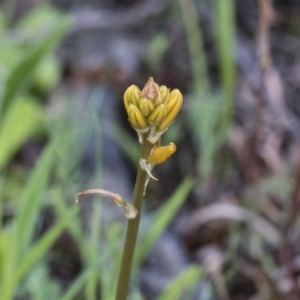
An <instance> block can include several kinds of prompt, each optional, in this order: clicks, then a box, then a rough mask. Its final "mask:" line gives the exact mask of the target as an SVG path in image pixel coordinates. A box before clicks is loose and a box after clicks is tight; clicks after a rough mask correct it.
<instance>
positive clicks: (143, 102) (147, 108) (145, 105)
mask: <svg viewBox="0 0 300 300" xmlns="http://www.w3.org/2000/svg"><path fill="white" fill-rule="evenodd" d="M139 107H140V110H141V112H142V113H143V115H144V116H145V117H148V116H149V115H150V113H151V112H152V111H153V110H154V109H155V105H154V103H153V101H151V100H149V99H146V98H142V99H140V101H139Z"/></svg>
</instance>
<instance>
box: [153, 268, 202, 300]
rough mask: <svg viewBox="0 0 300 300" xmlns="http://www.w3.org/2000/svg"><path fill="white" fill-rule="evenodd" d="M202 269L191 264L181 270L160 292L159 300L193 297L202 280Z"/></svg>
mask: <svg viewBox="0 0 300 300" xmlns="http://www.w3.org/2000/svg"><path fill="white" fill-rule="evenodd" d="M201 275H202V271H201V269H200V267H199V266H197V265H191V266H189V267H188V268H187V269H185V270H184V271H183V272H181V273H180V274H179V275H178V276H177V277H176V278H175V279H174V280H173V281H172V282H171V283H170V284H169V285H168V286H167V288H166V289H165V290H164V291H163V292H162V293H161V294H160V296H159V297H158V298H157V300H169V299H172V300H177V299H178V300H180V299H191V297H192V296H191V295H189V297H188V294H190V293H192V292H193V289H194V288H195V286H196V285H197V283H198V282H199V281H200V278H201Z"/></svg>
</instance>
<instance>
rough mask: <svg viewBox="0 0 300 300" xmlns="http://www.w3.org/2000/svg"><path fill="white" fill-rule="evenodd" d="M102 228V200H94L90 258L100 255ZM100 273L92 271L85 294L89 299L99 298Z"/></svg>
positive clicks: (93, 258) (92, 259)
mask: <svg viewBox="0 0 300 300" xmlns="http://www.w3.org/2000/svg"><path fill="white" fill-rule="evenodd" d="M100 230H101V202H98V201H94V202H93V212H92V218H91V235H90V238H89V241H88V244H89V252H90V255H89V260H90V261H96V260H97V257H98V256H99V253H100V251H99V250H100V249H99V241H100ZM98 279H99V277H98V273H97V272H96V271H94V272H92V273H91V275H90V278H89V280H88V282H87V286H86V290H85V295H86V298H87V299H89V300H96V298H97V285H98Z"/></svg>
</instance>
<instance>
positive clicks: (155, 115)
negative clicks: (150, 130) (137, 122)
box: [147, 104, 167, 126]
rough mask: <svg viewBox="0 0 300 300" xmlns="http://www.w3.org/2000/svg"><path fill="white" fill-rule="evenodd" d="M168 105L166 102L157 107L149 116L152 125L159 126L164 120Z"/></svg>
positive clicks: (148, 119)
mask: <svg viewBox="0 0 300 300" xmlns="http://www.w3.org/2000/svg"><path fill="white" fill-rule="evenodd" d="M166 113H167V107H166V105H165V104H161V105H159V106H157V107H156V108H155V110H154V111H153V112H152V113H151V114H150V116H149V117H148V118H147V121H148V123H149V124H150V125H152V126H157V125H158V124H159V123H160V122H162V121H163V120H164V118H165V116H166Z"/></svg>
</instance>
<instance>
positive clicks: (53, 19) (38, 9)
mask: <svg viewBox="0 0 300 300" xmlns="http://www.w3.org/2000/svg"><path fill="white" fill-rule="evenodd" d="M64 17H65V16H64V15H63V14H62V13H61V11H59V10H58V9H56V8H55V7H54V6H51V5H49V4H48V3H42V2H41V3H40V4H39V5H37V6H35V7H33V9H31V10H30V11H29V12H28V13H26V14H25V15H24V16H23V17H22V18H21V19H20V20H18V22H17V24H16V27H18V28H22V29H23V30H24V29H28V30H37V29H39V28H48V27H49V26H53V24H55V23H57V22H61V20H62V19H63V18H64Z"/></svg>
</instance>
